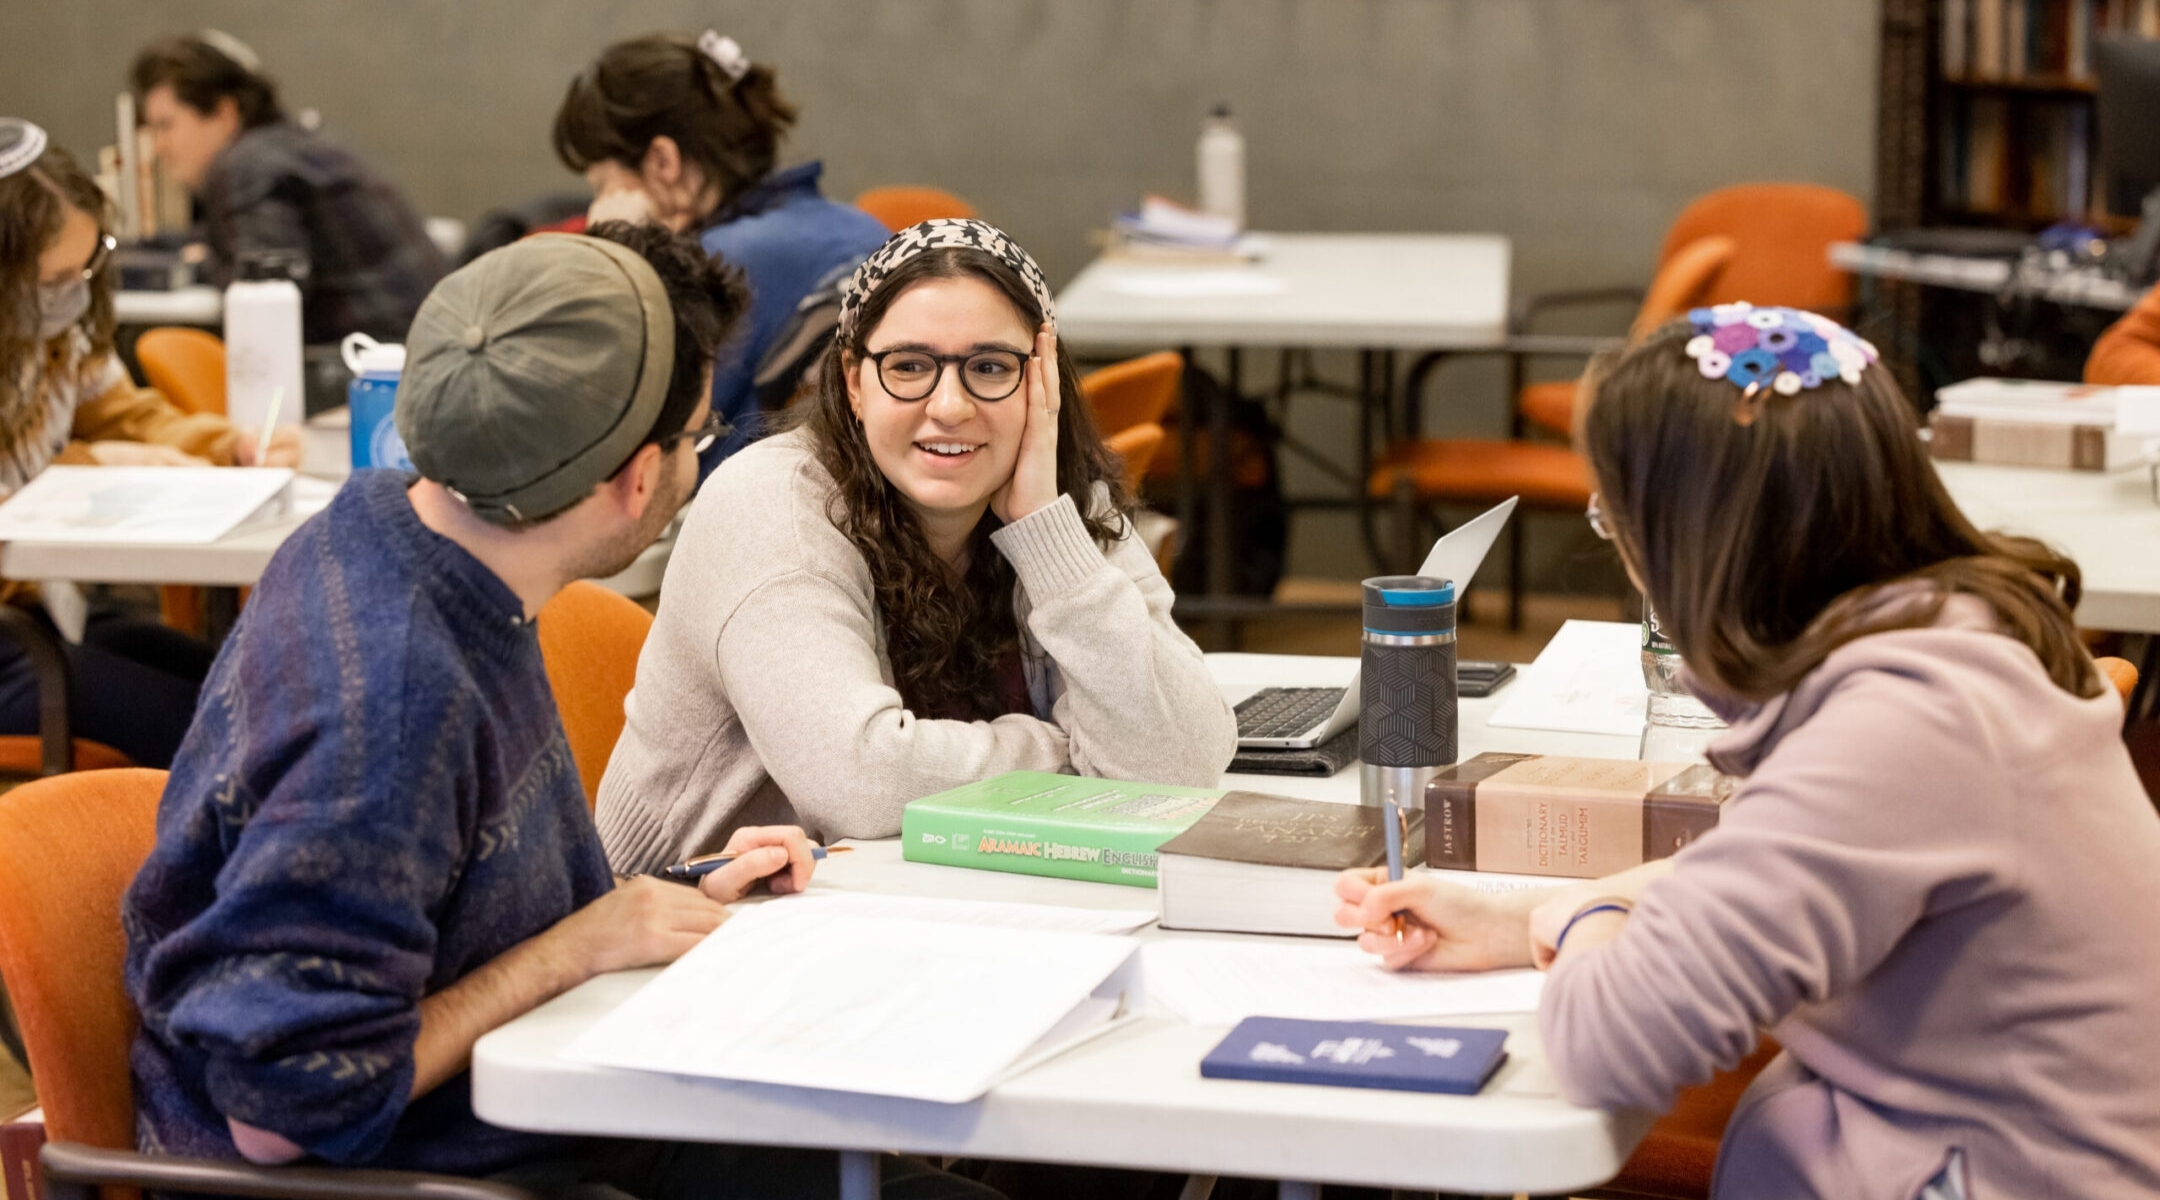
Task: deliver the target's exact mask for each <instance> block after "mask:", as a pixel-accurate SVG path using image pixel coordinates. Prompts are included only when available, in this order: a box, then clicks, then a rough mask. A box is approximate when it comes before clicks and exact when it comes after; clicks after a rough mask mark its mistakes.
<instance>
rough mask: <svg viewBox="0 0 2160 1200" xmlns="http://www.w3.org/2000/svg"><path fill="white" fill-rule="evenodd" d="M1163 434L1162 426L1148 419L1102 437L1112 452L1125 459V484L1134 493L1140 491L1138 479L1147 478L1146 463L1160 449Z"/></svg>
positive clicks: (1150, 460)
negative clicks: (1140, 423)
mask: <svg viewBox="0 0 2160 1200" xmlns="http://www.w3.org/2000/svg"><path fill="white" fill-rule="evenodd" d="M1163 436H1164V434H1163V427H1162V426H1160V425H1157V424H1155V423H1154V422H1153V421H1150V422H1148V423H1147V424H1145V425H1133V426H1130V427H1128V428H1125V429H1120V430H1118V431H1117V432H1116V433H1113V434H1111V435H1110V436H1109V437H1106V438H1104V439H1103V444H1104V445H1106V446H1108V447H1110V452H1111V453H1112V454H1115V455H1117V456H1118V457H1119V458H1122V459H1124V460H1125V486H1126V487H1128V488H1131V489H1132V491H1133V493H1134V494H1135V495H1137V494H1138V493H1139V491H1140V481H1141V480H1142V479H1145V478H1147V470H1148V464H1149V463H1152V462H1154V461H1155V455H1156V454H1157V453H1158V452H1160V451H1161V450H1162V447H1163Z"/></svg>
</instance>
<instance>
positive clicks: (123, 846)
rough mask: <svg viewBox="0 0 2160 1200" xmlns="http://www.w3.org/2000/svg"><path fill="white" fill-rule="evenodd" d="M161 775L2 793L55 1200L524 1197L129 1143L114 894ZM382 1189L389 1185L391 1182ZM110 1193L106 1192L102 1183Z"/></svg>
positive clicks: (128, 1030) (1, 957) (26, 1022)
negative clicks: (128, 1192) (139, 1149)
mask: <svg viewBox="0 0 2160 1200" xmlns="http://www.w3.org/2000/svg"><path fill="white" fill-rule="evenodd" d="M164 788H165V772H163V771H144V770H127V771H84V772H81V773H78V774H74V775H66V776H62V777H60V778H58V779H42V780H39V781H37V782H35V783H30V784H25V785H24V786H22V787H19V788H17V789H15V790H14V791H12V792H9V793H7V794H6V795H4V796H0V979H4V980H5V981H6V983H7V991H8V996H9V997H10V999H12V1001H13V1002H14V1007H15V1015H16V1019H17V1020H18V1021H19V1022H20V1024H21V1029H22V1040H23V1044H24V1046H25V1047H26V1048H27V1050H28V1052H29V1057H30V1071H31V1074H32V1075H34V1076H35V1077H36V1079H37V1092H38V1099H39V1101H40V1102H41V1103H42V1104H43V1105H44V1108H45V1135H46V1137H48V1138H49V1139H51V1141H50V1144H48V1145H47V1146H46V1147H45V1150H44V1152H43V1154H42V1155H41V1156H40V1158H41V1160H42V1165H43V1167H44V1173H45V1185H46V1187H45V1193H46V1195H47V1196H49V1197H51V1198H52V1200H94V1194H95V1190H96V1186H97V1185H100V1184H110V1185H117V1186H127V1187H144V1188H155V1189H157V1190H159V1191H166V1192H184V1193H203V1192H208V1193H213V1194H227V1195H255V1196H288V1195H289V1196H308V1197H312V1198H314V1200H389V1198H390V1197H392V1196H409V1197H411V1198H412V1200H423V1198H426V1200H530V1197H529V1196H528V1195H527V1194H526V1193H525V1192H522V1191H520V1190H518V1189H516V1188H512V1187H506V1186H504V1185H502V1184H494V1183H484V1182H480V1181H476V1180H468V1179H455V1178H448V1177H443V1176H432V1175H416V1174H409V1173H405V1172H389V1171H337V1170H326V1169H322V1168H313V1167H258V1166H253V1165H250V1164H247V1163H239V1162H207V1161H202V1160H198V1159H183V1158H166V1157H163V1156H159V1155H149V1154H138V1153H136V1151H135V1090H134V1084H133V1081H132V1080H131V1079H130V1078H129V1074H128V1048H129V1047H130V1046H131V1045H132V1044H133V1043H134V1041H135V1030H136V1016H135V1010H134V1007H133V1005H131V1004H130V1003H129V1001H128V997H127V992H126V991H125V990H124V988H123V985H122V981H121V967H122V964H123V962H124V961H125V959H126V956H127V938H126V936H125V935H124V934H123V933H122V932H121V929H120V898H121V894H122V893H123V892H125V891H126V889H127V886H128V882H129V881H130V880H131V879H133V878H134V877H135V872H136V871H137V870H138V869H139V868H141V866H142V862H143V859H144V858H146V857H148V856H149V853H150V847H151V844H152V842H153V841H154V840H155V839H156V836H157V808H158V797H159V795H160V793H162V792H163V791H164ZM386 1189H388V1190H386ZM108 1194H109V1193H108Z"/></svg>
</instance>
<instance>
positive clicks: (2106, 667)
mask: <svg viewBox="0 0 2160 1200" xmlns="http://www.w3.org/2000/svg"><path fill="white" fill-rule="evenodd" d="M2093 665H2094V666H2096V667H2098V668H2100V674H2101V675H2103V676H2105V677H2106V678H2107V681H2108V684H2109V686H2111V687H2113V688H2114V689H2115V694H2116V695H2118V696H2121V697H2122V699H2123V703H2125V704H2128V703H2129V702H2130V697H2131V696H2132V695H2134V694H2136V692H2137V685H2138V669H2137V667H2136V666H2135V665H2133V664H2132V663H2131V662H2130V660H2129V659H2127V658H2096V659H2094V660H2093Z"/></svg>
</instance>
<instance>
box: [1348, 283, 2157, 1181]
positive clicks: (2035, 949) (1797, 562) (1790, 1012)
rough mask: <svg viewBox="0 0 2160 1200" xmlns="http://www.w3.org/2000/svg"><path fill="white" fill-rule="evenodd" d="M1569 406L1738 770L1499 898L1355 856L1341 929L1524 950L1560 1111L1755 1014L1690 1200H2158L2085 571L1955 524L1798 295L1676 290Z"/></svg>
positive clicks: (2151, 989) (1730, 1061)
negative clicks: (1734, 1101) (1705, 1167)
mask: <svg viewBox="0 0 2160 1200" xmlns="http://www.w3.org/2000/svg"><path fill="white" fill-rule="evenodd" d="M1583 392H1584V402H1585V403H1586V405H1587V411H1586V412H1585V413H1584V415H1583V417H1582V418H1581V422H1582V429H1581V434H1580V440H1581V443H1582V447H1583V449H1584V451H1585V453H1586V454H1587V456H1588V458H1589V460H1590V469H1591V474H1592V476H1593V479H1594V482H1595V484H1596V486H1597V491H1596V492H1595V493H1593V496H1592V501H1591V511H1590V522H1591V524H1592V526H1593V527H1594V528H1595V529H1596V530H1597V531H1598V532H1599V533H1600V534H1602V535H1603V536H1605V537H1607V538H1609V539H1611V540H1612V542H1613V544H1614V546H1615V547H1616V548H1617V549H1618V550H1619V552H1620V558H1621V561H1622V562H1623V563H1624V564H1625V565H1626V567H1627V570H1628V573H1629V575H1630V577H1631V578H1633V579H1634V581H1635V583H1636V585H1637V586H1638V587H1640V588H1641V589H1642V591H1643V594H1644V596H1645V597H1646V598H1647V599H1648V601H1649V603H1650V605H1651V606H1652V607H1653V608H1654V609H1656V611H1657V614H1658V617H1659V619H1660V621H1661V622H1662V623H1663V625H1664V628H1665V631H1666V633H1667V634H1668V635H1669V636H1671V638H1672V639H1673V642H1674V644H1675V645H1676V646H1677V647H1678V648H1679V650H1680V653H1681V655H1682V656H1683V657H1684V658H1685V659H1686V661H1687V664H1688V668H1687V669H1688V671H1689V672H1690V674H1691V676H1692V679H1691V686H1692V687H1693V688H1694V690H1695V692H1696V693H1697V694H1698V695H1699V696H1701V697H1702V699H1703V700H1704V702H1705V703H1707V704H1709V705H1710V706H1711V707H1712V708H1714V709H1716V710H1717V711H1718V712H1719V714H1720V715H1721V716H1723V717H1724V718H1725V719H1726V720H1727V721H1728V722H1729V723H1730V724H1731V726H1732V728H1731V730H1730V731H1729V732H1728V733H1726V734H1724V735H1722V736H1721V737H1720V738H1719V739H1718V740H1717V741H1715V742H1713V743H1712V744H1711V746H1710V751H1709V756H1710V761H1711V763H1712V764H1713V765H1715V766H1716V767H1717V768H1718V769H1720V770H1722V771H1725V772H1727V773H1729V774H1732V775H1735V776H1738V777H1739V783H1738V786H1737V788H1736V789H1735V790H1734V792H1733V794H1732V797H1731V799H1730V800H1728V801H1727V802H1726V803H1725V805H1724V813H1723V816H1722V817H1721V818H1720V819H1719V823H1718V827H1717V828H1716V829H1715V830H1714V831H1713V832H1711V833H1709V834H1708V835H1706V836H1704V837H1702V838H1700V839H1699V840H1697V841H1696V842H1694V843H1693V844H1691V845H1689V846H1688V847H1687V848H1685V849H1683V850H1682V851H1681V852H1680V853H1679V854H1678V855H1676V856H1674V857H1673V858H1670V859H1664V860H1658V861H1655V862H1652V863H1648V864H1645V865H1644V866H1641V867H1638V868H1635V869H1632V870H1630V871H1626V872H1623V873H1622V874H1620V875H1616V876H1613V877H1610V878H1607V879H1602V880H1596V881H1593V882H1587V883H1581V884H1574V885H1569V886H1564V887H1558V888H1550V889H1543V890H1538V891H1531V892H1522V893H1509V894H1506V895H1497V896H1496V895H1487V894H1484V893H1480V892H1474V891H1471V890H1469V889H1467V888H1463V887H1460V886H1458V885H1455V884H1451V883H1446V882H1443V881H1442V878H1441V877H1440V876H1438V875H1427V876H1423V877H1419V878H1415V879H1408V880H1403V881H1401V882H1397V883H1387V882H1385V880H1384V877H1383V876H1380V875H1377V874H1375V873H1374V872H1369V871H1368V872H1348V873H1346V874H1345V875H1343V876H1342V877H1341V878H1340V879H1339V880H1338V883H1337V888H1336V891H1337V894H1338V895H1339V896H1340V897H1341V898H1342V901H1343V905H1342V908H1341V909H1340V910H1339V911H1338V913H1337V915H1336V920H1337V922H1338V923H1339V924H1342V925H1345V926H1349V927H1353V928H1361V929H1362V930H1364V932H1363V933H1362V934H1361V935H1360V936H1359V944H1360V945H1362V946H1364V947H1365V948H1366V949H1368V950H1370V951H1373V952H1375V953H1377V954H1379V955H1381V956H1382V958H1383V959H1384V961H1385V962H1386V964H1387V965H1388V966H1390V967H1393V968H1396V969H1416V970H1479V969H1487V968H1495V967H1516V966H1529V965H1532V964H1533V963H1534V964H1536V965H1539V966H1548V967H1550V969H1551V972H1552V974H1551V976H1550V978H1548V979H1547V980H1546V983H1545V991H1544V997H1543V1000H1542V1003H1541V1007H1540V1011H1539V1026H1540V1031H1541V1034H1542V1036H1543V1039H1544V1046H1545V1052H1546V1054H1547V1055H1548V1056H1549V1057H1550V1059H1551V1061H1552V1066H1553V1070H1554V1072H1555V1074H1556V1075H1557V1076H1558V1079H1559V1083H1560V1088H1561V1091H1562V1094H1564V1095H1565V1096H1566V1097H1567V1098H1568V1099H1570V1100H1572V1101H1574V1102H1575V1103H1577V1104H1583V1105H1589V1106H1594V1107H1600V1108H1614V1109H1619V1108H1630V1109H1663V1108H1666V1107H1668V1106H1670V1105H1671V1103H1672V1101H1673V1096H1674V1092H1675V1090H1676V1089H1678V1088H1681V1087H1683V1086H1687V1085H1691V1084H1696V1083H1701V1082H1704V1081H1706V1080H1708V1079H1709V1078H1710V1076H1711V1073H1712V1072H1713V1071H1715V1070H1719V1069H1725V1068H1730V1067H1732V1066H1733V1065H1734V1064H1735V1063H1737V1062H1738V1061H1739V1060H1740V1059H1741V1058H1742V1057H1743V1056H1744V1055H1746V1054H1747V1053H1748V1052H1749V1051H1751V1050H1752V1049H1753V1048H1754V1046H1755V1045H1756V1042H1757V1039H1758V1038H1759V1037H1760V1036H1761V1034H1762V1032H1763V1031H1765V1030H1767V1031H1768V1032H1769V1033H1770V1034H1772V1035H1774V1036H1775V1037H1776V1038H1777V1040H1778V1041H1779V1042H1780V1043H1781V1044H1782V1045H1783V1053H1782V1054H1780V1055H1779V1056H1778V1057H1777V1058H1776V1059H1775V1060H1774V1061H1773V1062H1772V1063H1771V1064H1770V1065H1769V1067H1767V1068H1766V1069H1765V1070H1764V1071H1763V1072H1762V1074H1761V1075H1760V1076H1758V1077H1757V1078H1756V1080H1755V1082H1754V1084H1753V1085H1752V1086H1751V1087H1750V1088H1749V1089H1748V1092H1747V1094H1746V1095H1745V1096H1744V1097H1743V1098H1742V1099H1741V1101H1740V1103H1739V1106H1738V1107H1737V1109H1736V1110H1735V1111H1734V1113H1733V1116H1732V1120H1731V1123H1730V1124H1729V1125H1728V1126H1727V1127H1726V1129H1725V1137H1724V1143H1723V1147H1722V1149H1721V1151H1720V1152H1719V1156H1718V1162H1717V1170H1716V1178H1715V1180H1714V1182H1713V1184H1712V1186H1711V1194H1712V1195H1713V1196H1716V1197H1749V1198H1750V1200H1776V1198H1779V1197H1795V1198H1797V1197H1804V1196H1806V1197H1814V1196H1837V1197H1841V1198H1848V1200H1870V1198H1881V1200H1962V1198H1968V1197H1971V1198H1977V1197H1983V1196H2032V1197H2038V1196H2070V1195H2076V1196H2080V1197H2086V1198H2088V1200H2094V1198H2101V1200H2104V1198H2108V1197H2122V1198H2124V1200H2127V1198H2129V1197H2132V1196H2152V1195H2155V1194H2160V1086H2156V1081H2160V941H2155V940H2154V938H2153V936H2152V932H2151V920H2152V914H2154V913H2155V912H2160V823H2156V822H2155V821H2154V819H2153V811H2152V805H2151V803H2150V802H2149V801H2148V800H2147V799H2146V797H2145V794H2144V791H2143V789H2142V788H2141V787H2140V786H2139V783H2138V779H2137V775H2136V774H2135V773H2134V771H2133V770H2132V768H2131V764H2130V759H2129V756H2128V754H2127V752H2126V751H2125V750H2124V748H2123V745H2122V740H2121V732H2120V731H2121V727H2122V720H2123V707H2122V703H2121V701H2120V700H2119V699H2117V697H2116V695H2115V693H2114V692H2113V691H2112V690H2111V689H2110V688H2109V687H2108V686H2107V684H2106V683H2104V682H2103V681H2102V680H2101V678H2100V674H2099V672H2098V670H2097V669H2096V668H2095V667H2094V665H2093V662H2092V660H2091V659H2090V658H2089V657H2087V655H2086V653H2085V650H2084V648H2083V646H2082V645H2081V644H2080V643H2079V641H2078V638H2077V635H2076V632H2075V630H2074V629H2073V627H2072V625H2071V620H2070V612H2071V609H2072V608H2073V607H2074V606H2075V605H2076V603H2077V598H2078V579H2079V576H2078V568H2077V564H2075V563H2074V562H2072V561H2070V560H2069V559H2067V558H2064V557H2063V556H2061V555H2060V554H2057V553H2055V552H2053V551H2051V550H2049V549H2048V548H2047V547H2045V546H2042V545H2040V544H2039V543H2037V542H2034V541H2030V540H2027V539H2023V538H2013V537H2005V536H2002V535H1999V534H1990V533H1984V532H1982V531H1981V530H1979V529H1977V528H1975V527H1974V526H1973V524H1972V522H1971V521H1969V520H1967V519H1966V517H1965V516H1964V514H1963V513H1961V512H1959V511H1958V508H1957V506H1956V504H1954V503H1953V502H1952V501H1951V499H1950V496H1949V493H1948V492H1947V491H1945V490H1944V488H1943V485H1942V483H1941V481H1940V480H1939V479H1938V478H1937V477H1936V474H1935V470H1934V467H1933V465H1932V464H1931V463H1930V461H1929V459H1928V454H1927V448H1926V446H1925V445H1924V444H1923V443H1922V442H1921V440H1920V437H1919V430H1918V427H1917V423H1916V420H1915V417H1914V411H1913V409H1912V407H1911V405H1909V404H1908V403H1907V402H1906V401H1905V399H1904V397H1902V396H1901V395H1899V393H1898V389H1897V386H1896V384H1895V383H1893V382H1892V379H1891V374H1890V372H1889V371H1888V370H1887V369H1885V368H1884V367H1883V366H1881V365H1880V364H1878V363H1877V361H1876V355H1875V351H1874V348H1873V347H1871V346H1869V345H1868V344H1867V343H1866V342H1864V341H1862V340H1860V339H1859V338H1857V337H1855V336H1854V335H1853V334H1851V333H1850V332H1848V331H1846V330H1845V329H1843V328H1841V327H1839V326H1838V325H1836V324H1834V323H1832V322H1830V321H1828V320H1826V319H1824V318H1822V317H1819V316H1816V315H1814V314H1812V313H1803V312H1797V311H1793V310H1790V309H1778V308H1749V307H1748V306H1746V305H1730V306H1720V307H1718V308H1714V309H1700V310H1697V311H1695V312H1694V313H1691V314H1690V315H1689V316H1688V317H1687V318H1684V319H1682V320H1679V321H1677V322H1675V323H1673V324H1671V325H1668V326H1667V327H1665V328H1664V329H1662V330H1659V331H1658V332H1656V333H1655V334H1653V335H1651V336H1650V337H1649V338H1648V339H1646V340H1645V341H1643V342H1641V343H1640V344H1638V345H1635V346H1633V347H1631V348H1628V349H1627V350H1625V351H1624V352H1621V353H1620V354H1619V355H1618V356H1617V357H1614V358H1609V359H1607V360H1605V361H1603V362H1601V363H1599V364H1596V365H1595V366H1594V367H1593V369H1592V371H1591V372H1590V374H1589V376H1587V377H1586V379H1585V382H1584V388H1583ZM1397 910H1405V911H1406V912H1407V914H1408V915H1409V916H1410V917H1411V918H1412V922H1411V924H1410V926H1409V928H1408V930H1407V932H1406V933H1405V934H1404V935H1403V936H1402V937H1401V938H1399V939H1398V938H1397V937H1395V936H1394V935H1393V934H1392V933H1390V932H1389V931H1388V918H1389V915H1390V914H1391V913H1394V912H1395V911H1397Z"/></svg>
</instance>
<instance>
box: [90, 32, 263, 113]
mask: <svg viewBox="0 0 2160 1200" xmlns="http://www.w3.org/2000/svg"><path fill="white" fill-rule="evenodd" d="M128 83H129V85H130V86H132V87H133V88H134V90H135V98H136V99H137V100H140V99H141V98H142V97H144V96H147V95H149V94H150V93H151V92H154V91H156V90H157V89H158V88H161V87H170V88H171V89H172V90H173V95H174V96H175V97H177V98H179V100H180V102H181V103H182V104H185V105H187V106H188V107H189V108H192V109H194V110H195V111H196V112H199V113H202V114H204V115H206V116H207V115H208V114H210V113H211V112H214V111H215V110H216V109H217V106H218V101H220V100H224V99H227V98H230V99H231V100H232V102H233V108H234V110H235V111H236V112H238V114H239V116H240V127H241V128H243V129H253V128H255V127H256V126H258V125H268V124H270V123H271V122H273V121H282V120H284V119H285V110H284V108H283V107H282V106H280V105H279V104H278V91H277V83H276V82H275V81H274V80H272V79H271V78H270V77H269V76H268V75H264V74H262V73H261V72H259V71H252V70H249V69H248V67H247V64H245V63H242V62H240V61H239V60H237V59H235V58H233V57H232V55H230V54H227V53H226V52H225V51H223V50H221V49H219V48H218V47H217V46H216V45H214V44H212V43H211V42H209V41H207V40H205V39H203V38H201V37H198V36H196V35H194V34H182V35H180V36H177V37H169V38H164V39H161V40H159V41H155V42H152V43H150V44H149V45H148V46H145V47H143V49H142V52H141V53H139V54H137V55H136V56H135V62H134V64H133V65H132V66H130V67H129V68H128Z"/></svg>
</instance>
